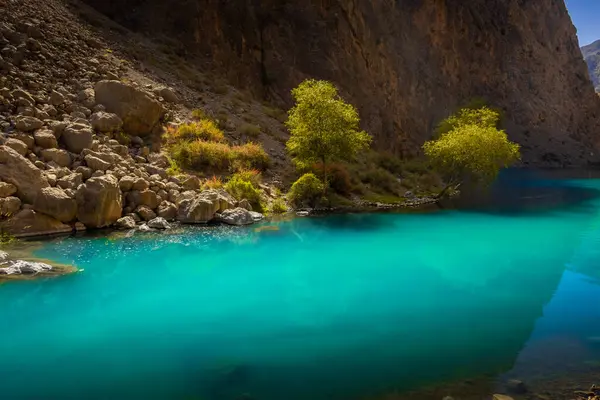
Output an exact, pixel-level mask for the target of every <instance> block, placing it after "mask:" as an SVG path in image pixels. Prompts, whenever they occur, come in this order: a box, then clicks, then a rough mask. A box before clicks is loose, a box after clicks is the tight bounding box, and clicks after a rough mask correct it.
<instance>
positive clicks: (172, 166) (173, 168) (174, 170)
mask: <svg viewBox="0 0 600 400" xmlns="http://www.w3.org/2000/svg"><path fill="white" fill-rule="evenodd" d="M166 172H167V174H168V175H170V176H177V175H181V173H182V171H181V168H180V167H179V165H178V164H177V161H175V160H174V159H172V158H169V168H167V171H166Z"/></svg>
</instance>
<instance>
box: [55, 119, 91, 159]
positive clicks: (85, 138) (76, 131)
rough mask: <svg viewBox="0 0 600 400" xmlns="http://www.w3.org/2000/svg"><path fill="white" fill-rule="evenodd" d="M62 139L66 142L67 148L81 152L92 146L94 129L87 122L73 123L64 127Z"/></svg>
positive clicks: (74, 151)
mask: <svg viewBox="0 0 600 400" xmlns="http://www.w3.org/2000/svg"><path fill="white" fill-rule="evenodd" d="M61 140H62V141H63V143H64V144H65V146H66V148H67V150H69V151H70V152H72V153H77V154H79V153H81V152H82V151H83V149H89V148H91V147H92V142H93V132H92V129H91V128H90V127H89V126H87V125H85V124H81V123H73V124H70V125H68V126H67V127H66V128H65V129H64V131H63V133H62V135H61Z"/></svg>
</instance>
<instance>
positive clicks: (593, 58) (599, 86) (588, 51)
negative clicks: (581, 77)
mask: <svg viewBox="0 0 600 400" xmlns="http://www.w3.org/2000/svg"><path fill="white" fill-rule="evenodd" d="M581 52H582V53H583V58H584V59H585V62H586V63H587V66H588V69H589V71H590V78H592V83H593V84H594V87H595V88H596V91H597V92H600V40H597V41H595V42H594V43H592V44H589V45H587V46H583V47H582V48H581Z"/></svg>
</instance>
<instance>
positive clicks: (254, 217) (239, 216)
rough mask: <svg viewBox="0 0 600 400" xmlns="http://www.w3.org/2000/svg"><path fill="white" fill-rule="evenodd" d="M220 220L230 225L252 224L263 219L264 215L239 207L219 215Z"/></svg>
mask: <svg viewBox="0 0 600 400" xmlns="http://www.w3.org/2000/svg"><path fill="white" fill-rule="evenodd" d="M217 218H218V220H219V221H221V222H224V223H226V224H228V225H237V226H241V225H251V224H253V223H255V222H257V221H260V220H262V219H263V215H262V214H260V213H257V212H253V211H248V210H246V209H245V208H242V207H237V208H233V209H228V210H225V211H223V212H222V213H220V214H219V215H218V216H217Z"/></svg>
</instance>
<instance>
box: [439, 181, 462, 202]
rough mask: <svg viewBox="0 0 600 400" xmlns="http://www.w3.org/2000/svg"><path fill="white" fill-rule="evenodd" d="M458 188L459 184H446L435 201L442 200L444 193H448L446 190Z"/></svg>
mask: <svg viewBox="0 0 600 400" xmlns="http://www.w3.org/2000/svg"><path fill="white" fill-rule="evenodd" d="M459 187H460V183H458V184H456V183H453V182H450V183H448V184H447V185H446V186H445V187H444V189H442V191H441V192H440V193H439V194H438V195H437V196H436V200H440V199H442V198H444V196H445V195H446V193H448V190H450V189H451V188H453V189H455V190H456V189H458V188H459Z"/></svg>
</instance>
